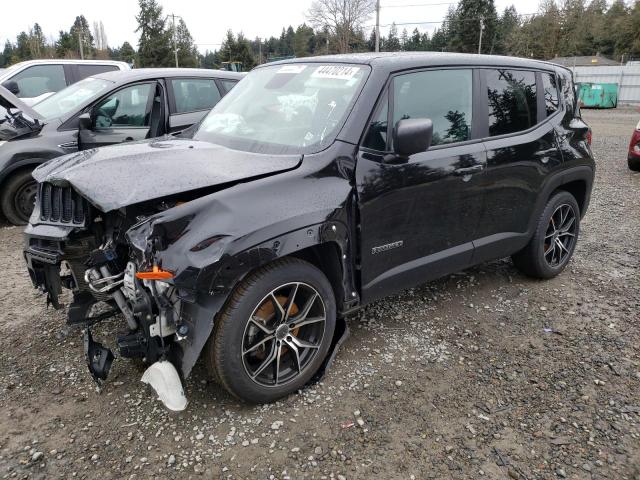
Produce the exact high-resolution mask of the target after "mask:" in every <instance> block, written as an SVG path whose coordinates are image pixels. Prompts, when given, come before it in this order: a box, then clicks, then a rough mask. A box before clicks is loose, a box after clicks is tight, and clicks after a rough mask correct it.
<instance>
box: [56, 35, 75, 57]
mask: <svg viewBox="0 0 640 480" xmlns="http://www.w3.org/2000/svg"><path fill="white" fill-rule="evenodd" d="M55 49H56V56H57V57H58V58H80V53H78V52H76V51H75V50H74V42H73V39H72V38H71V34H70V33H69V32H65V31H64V30H60V33H59V34H58V40H56V43H55Z"/></svg>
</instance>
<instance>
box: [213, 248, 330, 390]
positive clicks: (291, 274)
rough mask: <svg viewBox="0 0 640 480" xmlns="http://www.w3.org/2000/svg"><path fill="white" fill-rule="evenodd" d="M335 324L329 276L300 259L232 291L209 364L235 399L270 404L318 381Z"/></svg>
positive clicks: (216, 329)
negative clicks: (316, 378)
mask: <svg viewBox="0 0 640 480" xmlns="http://www.w3.org/2000/svg"><path fill="white" fill-rule="evenodd" d="M276 302H277V303H276ZM335 324H336V304H335V298H334V294H333V289H332V287H331V284H330V283H329V281H328V280H327V278H326V277H325V275H324V274H323V273H322V272H321V271H320V270H318V269H317V268H316V267H314V266H313V265H311V264H309V263H307V262H305V261H302V260H299V259H295V258H287V259H282V260H278V261H276V262H273V263H271V264H269V265H267V266H265V267H262V268H260V269H258V270H257V271H255V272H254V273H252V274H251V275H249V276H248V277H247V278H246V279H244V280H243V281H242V282H240V283H239V284H238V285H237V286H236V287H235V289H234V292H233V293H232V295H231V297H230V299H229V301H228V302H227V304H226V305H225V307H224V308H223V310H222V311H221V312H220V314H219V315H218V316H217V317H216V319H215V325H214V331H213V334H212V335H211V337H210V338H209V340H208V342H207V346H206V348H205V352H204V353H205V355H204V360H205V363H206V365H207V368H208V369H209V371H210V372H211V373H212V374H213V375H212V376H213V377H214V378H216V380H218V381H219V382H220V384H221V385H222V386H224V387H225V388H226V389H227V390H228V391H229V392H230V393H231V394H233V395H235V396H236V397H238V398H240V399H241V400H244V401H246V402H251V403H267V402H272V401H275V400H277V399H279V398H281V397H284V396H286V395H288V394H290V393H292V392H295V391H296V390H298V389H300V388H302V387H304V385H305V384H306V383H307V382H308V381H309V380H310V379H311V378H312V377H313V375H314V374H315V373H316V371H317V370H318V369H319V368H320V366H321V364H322V362H323V360H324V358H325V357H326V355H327V353H328V351H329V348H330V346H331V341H332V338H333V333H334V329H335Z"/></svg>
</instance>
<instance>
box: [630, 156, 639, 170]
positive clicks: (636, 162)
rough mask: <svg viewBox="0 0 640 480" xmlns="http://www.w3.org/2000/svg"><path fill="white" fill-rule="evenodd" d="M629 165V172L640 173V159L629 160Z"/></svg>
mask: <svg viewBox="0 0 640 480" xmlns="http://www.w3.org/2000/svg"><path fill="white" fill-rule="evenodd" d="M627 165H628V166H629V170H633V171H634V172H640V158H627Z"/></svg>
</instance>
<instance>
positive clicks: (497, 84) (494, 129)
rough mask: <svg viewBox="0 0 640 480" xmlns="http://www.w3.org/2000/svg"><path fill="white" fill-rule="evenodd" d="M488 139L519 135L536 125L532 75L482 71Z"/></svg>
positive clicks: (534, 91) (515, 72)
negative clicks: (483, 72) (485, 88)
mask: <svg viewBox="0 0 640 480" xmlns="http://www.w3.org/2000/svg"><path fill="white" fill-rule="evenodd" d="M485 75H486V79H487V95H488V101H489V135H490V136H492V137H495V136H497V135H504V134H508V133H515V132H520V131H522V130H527V129H529V128H531V127H533V126H534V125H535V124H536V122H537V111H538V104H537V99H536V74H535V73H534V72H528V71H521V70H506V69H505V70H486V71H485Z"/></svg>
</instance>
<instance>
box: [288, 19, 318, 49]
mask: <svg viewBox="0 0 640 480" xmlns="http://www.w3.org/2000/svg"><path fill="white" fill-rule="evenodd" d="M314 50H315V33H314V32H313V28H311V27H308V26H307V25H306V24H304V23H303V24H302V25H299V26H298V28H297V29H296V31H295V34H294V37H293V54H294V55H295V56H296V57H307V56H309V55H312V54H313V53H314Z"/></svg>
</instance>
